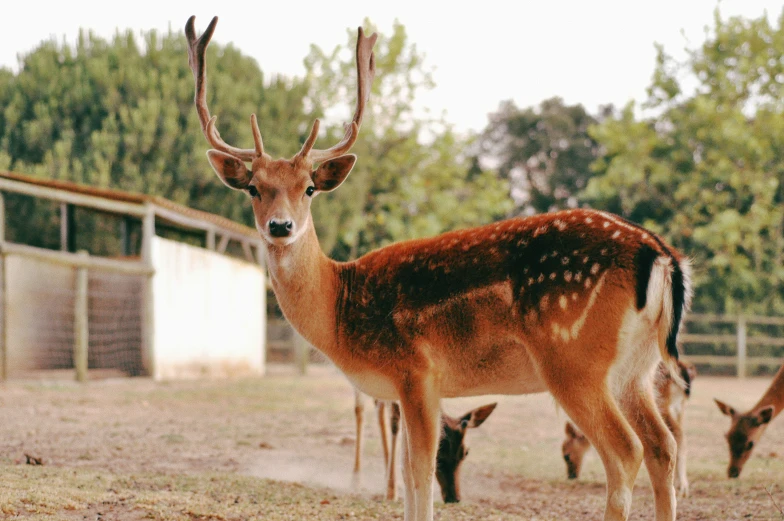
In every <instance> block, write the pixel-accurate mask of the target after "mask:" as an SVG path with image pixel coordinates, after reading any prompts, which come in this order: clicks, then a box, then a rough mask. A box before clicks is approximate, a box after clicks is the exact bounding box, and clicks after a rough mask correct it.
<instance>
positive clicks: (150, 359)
mask: <svg viewBox="0 0 784 521" xmlns="http://www.w3.org/2000/svg"><path fill="white" fill-rule="evenodd" d="M146 210H147V213H146V214H145V216H144V219H143V220H142V262H144V265H145V266H146V267H147V268H148V269H149V270H150V272H149V275H147V276H146V277H145V278H144V288H143V293H142V295H143V296H142V366H144V371H145V372H146V373H147V376H150V377H152V378H157V376H158V374H157V370H156V367H155V295H154V280H155V279H154V277H155V271H154V268H155V266H154V264H153V258H152V248H153V241H154V240H155V208H154V207H153V206H152V205H147V207H146Z"/></svg>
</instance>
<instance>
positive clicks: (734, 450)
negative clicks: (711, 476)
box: [714, 365, 784, 478]
mask: <svg viewBox="0 0 784 521" xmlns="http://www.w3.org/2000/svg"><path fill="white" fill-rule="evenodd" d="M714 401H715V402H716V405H718V406H719V410H720V411H721V412H723V413H724V414H726V415H727V416H729V417H730V420H731V421H732V422H731V423H730V430H729V431H728V432H727V434H726V435H725V438H727V443H729V446H730V464H729V467H728V468H727V475H728V476H729V477H731V478H737V477H739V476H740V471H741V470H743V465H745V464H746V461H747V460H748V459H749V456H751V452H752V451H753V450H754V446H755V445H756V444H757V442H758V441H759V439H760V437H761V436H762V433H763V432H765V429H766V428H767V427H768V424H769V423H770V421H771V420H772V419H773V418H775V417H776V416H778V415H779V413H780V412H781V409H782V408H784V365H782V366H781V368H780V369H779V370H778V372H777V373H776V376H774V377H773V382H771V384H770V387H768V390H767V391H765V394H763V395H762V398H760V399H759V401H758V402H757V403H756V404H755V405H754V407H752V408H751V409H749V410H748V411H746V412H744V413H739V412H738V411H736V410H735V409H734V408H733V407H730V406H729V405H727V404H726V403H724V402H721V401H719V400H717V399H715V398H714Z"/></svg>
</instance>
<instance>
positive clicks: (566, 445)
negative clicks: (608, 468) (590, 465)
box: [561, 422, 591, 479]
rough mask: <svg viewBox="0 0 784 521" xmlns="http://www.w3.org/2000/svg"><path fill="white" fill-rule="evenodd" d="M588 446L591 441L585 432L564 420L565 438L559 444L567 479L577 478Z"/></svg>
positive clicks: (589, 446)
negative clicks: (561, 443)
mask: <svg viewBox="0 0 784 521" xmlns="http://www.w3.org/2000/svg"><path fill="white" fill-rule="evenodd" d="M590 448H591V442H590V441H588V438H586V437H585V434H583V433H582V432H580V431H578V430H577V429H576V428H575V427H574V425H572V424H571V422H566V439H565V440H564V442H563V445H561V454H563V459H564V461H565V462H566V472H567V474H568V476H569V479H577V477H578V476H579V475H580V469H581V468H582V466H583V458H584V457H585V453H586V452H588V449H590Z"/></svg>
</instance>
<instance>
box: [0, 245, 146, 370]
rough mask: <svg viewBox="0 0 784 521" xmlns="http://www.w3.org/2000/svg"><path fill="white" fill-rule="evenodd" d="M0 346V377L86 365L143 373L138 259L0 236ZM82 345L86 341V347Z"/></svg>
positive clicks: (141, 266) (142, 274) (142, 279)
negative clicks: (4, 239)
mask: <svg viewBox="0 0 784 521" xmlns="http://www.w3.org/2000/svg"><path fill="white" fill-rule="evenodd" d="M0 263H2V270H0V272H2V273H3V277H2V279H3V280H2V283H3V288H2V289H3V291H2V295H3V299H2V304H3V309H4V313H3V315H4V321H3V326H4V327H3V337H2V340H3V341H2V345H3V349H2V350H0V357H2V360H1V362H2V363H0V377H2V378H8V377H23V376H25V375H29V374H32V373H35V372H37V371H46V370H57V369H75V371H76V379H77V380H79V381H84V380H86V379H87V371H88V368H90V369H94V370H99V371H104V372H116V373H118V374H125V375H129V376H135V375H139V374H143V372H144V368H145V356H146V353H144V352H143V347H142V346H143V345H144V342H143V338H144V328H145V326H146V324H145V320H146V317H145V316H144V311H143V310H144V299H145V296H146V291H145V290H146V288H147V286H146V285H147V283H148V281H149V280H150V277H151V276H152V274H153V270H152V269H151V268H150V267H149V266H148V265H147V264H146V263H145V262H143V261H140V260H139V261H134V260H122V261H121V260H115V259H106V258H96V257H91V256H89V255H88V254H87V253H86V252H80V253H69V252H61V251H50V250H43V249H40V248H34V247H30V246H24V245H19V244H13V243H7V242H0ZM88 346H89V349H88Z"/></svg>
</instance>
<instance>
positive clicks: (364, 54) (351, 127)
mask: <svg viewBox="0 0 784 521" xmlns="http://www.w3.org/2000/svg"><path fill="white" fill-rule="evenodd" d="M377 38H378V35H377V34H376V33H373V34H371V35H370V36H369V37H366V36H365V33H364V31H363V30H362V27H360V28H359V29H358V31H357V54H356V56H357V108H356V110H355V111H354V118H353V120H352V121H351V123H350V124H347V125H346V132H345V134H343V139H342V140H341V141H340V142H339V143H338V144H337V145H334V146H332V147H330V148H328V149H326V150H318V149H313V150H310V149H308V150H307V151H306V150H305V147H304V145H303V147H302V150H301V151H300V154H302V153H303V151H305V155H306V156H307V158H308V159H309V160H311V161H312V162H314V163H318V162H322V161H327V160H329V159H333V158H335V157H338V156H342V155H343V154H345V153H347V152H348V151H349V150H351V147H352V146H353V145H354V143H355V142H356V140H357V138H358V137H359V127H360V126H361V125H362V117H363V116H364V113H365V106H366V105H367V102H368V99H369V98H370V88H371V86H372V85H373V78H374V77H375V76H376V57H375V54H374V53H373V46H374V45H375V44H376V39H377ZM311 137H312V134H311ZM308 140H310V138H308ZM314 141H315V139H314ZM306 144H307V142H306ZM311 146H312V145H311Z"/></svg>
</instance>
